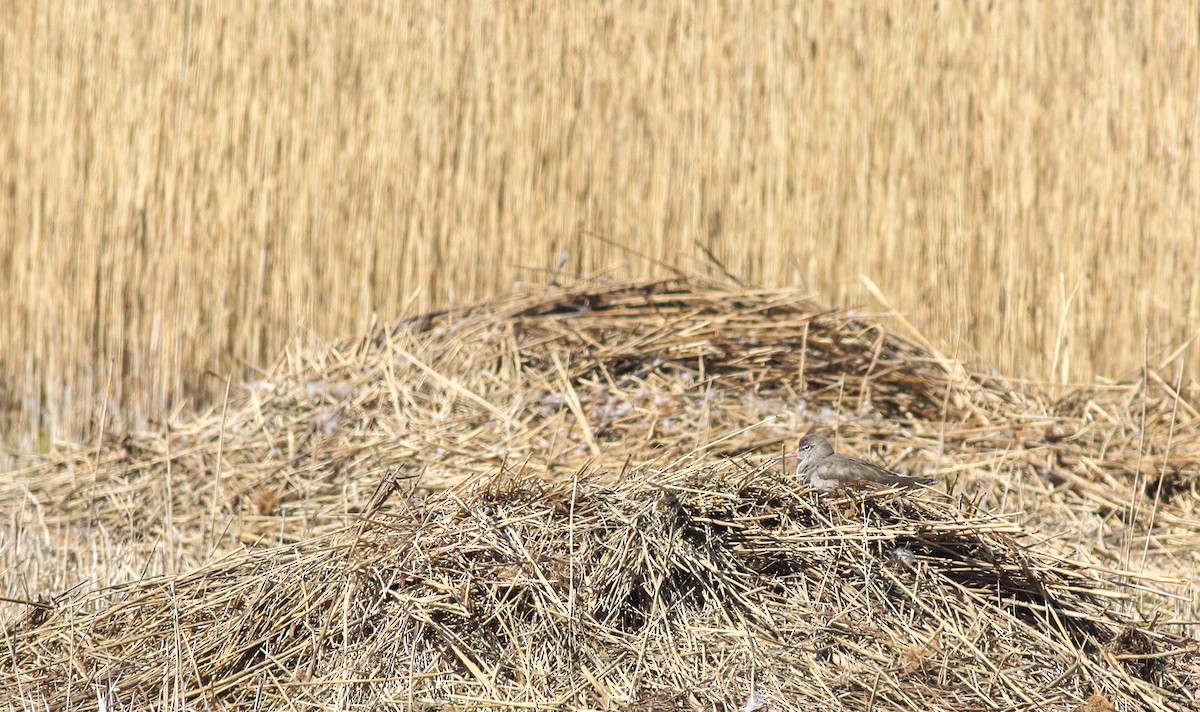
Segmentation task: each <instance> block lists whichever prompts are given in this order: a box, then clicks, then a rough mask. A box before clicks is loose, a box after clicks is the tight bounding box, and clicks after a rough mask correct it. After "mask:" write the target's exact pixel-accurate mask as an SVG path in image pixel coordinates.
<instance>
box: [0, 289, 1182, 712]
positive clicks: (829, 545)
mask: <svg viewBox="0 0 1200 712" xmlns="http://www.w3.org/2000/svg"><path fill="white" fill-rule="evenodd" d="M884 318H885V316H884V315H880V316H876V315H871V314H863V313H854V312H851V311H847V310H836V309H829V308H827V307H824V306H822V305H820V304H818V303H816V302H814V301H812V300H811V299H809V298H807V297H805V296H804V295H802V294H799V293H797V292H795V291H787V290H751V289H746V288H742V287H735V286H731V285H728V284H715V283H711V282H707V281H702V280H697V279H678V280H670V281H653V282H645V281H633V282H621V281H613V280H608V279H593V280H590V281H584V282H578V283H572V284H570V285H565V286H551V287H548V288H544V289H538V290H530V291H529V292H527V293H524V294H518V295H514V296H511V297H507V298H503V299H498V300H494V301H491V302H487V303H484V304H480V305H477V306H475V307H472V308H469V309H463V310H455V311H445V312H438V313H431V314H425V315H422V316H420V317H418V318H414V319H409V320H405V321H403V322H401V323H399V324H395V325H392V326H388V327H383V328H379V329H376V330H375V331H374V332H372V333H371V334H368V335H366V336H364V337H363V338H361V339H357V340H352V341H345V342H340V343H335V344H332V345H328V344H309V345H307V346H305V347H303V348H301V347H297V348H295V349H293V350H291V351H290V352H289V353H288V354H286V355H285V356H284V357H283V358H282V359H281V360H280V361H279V363H277V364H276V365H275V367H274V368H273V369H271V371H270V372H268V373H266V374H263V375H262V376H261V377H260V378H258V379H257V380H255V381H253V382H250V383H246V384H243V385H242V386H240V387H237V388H232V389H231V395H230V398H229V399H228V401H227V402H224V403H221V404H219V406H218V407H216V408H214V409H212V410H210V411H207V412H203V413H182V414H178V415H177V416H176V417H174V418H172V419H171V420H170V421H169V422H164V423H162V424H161V426H160V427H158V428H156V429H153V430H149V431H137V432H125V431H120V430H118V429H116V428H110V429H109V431H108V432H105V433H104V434H103V436H102V437H101V438H100V440H99V442H98V443H95V444H92V445H90V446H88V447H84V448H78V449H71V448H67V449H64V450H63V451H62V452H60V453H58V454H55V455H53V456H52V457H49V458H45V459H43V460H42V461H39V462H37V463H35V464H34V465H32V466H30V467H28V468H27V469H25V470H22V471H19V472H15V473H9V474H7V475H5V476H4V478H3V479H2V480H0V512H3V513H4V515H5V518H6V519H7V520H8V521H10V522H12V528H11V529H10V530H9V531H10V533H9V534H8V536H10V537H11V541H6V542H0V543H4V544H5V546H4V547H0V550H3V551H5V552H9V554H6V555H8V556H10V557H11V556H12V554H11V552H27V551H30V550H35V549H36V551H37V554H36V556H37V557H40V558H38V561H39V565H38V566H37V567H36V569H37V572H36V573H30V570H31V569H32V568H34V567H25V568H24V569H22V562H21V561H17V562H16V564H17V565H16V566H8V567H6V569H7V570H6V572H5V573H4V574H3V575H0V592H2V593H3V594H4V598H5V599H8V600H10V602H9V603H4V604H0V611H3V617H4V620H7V621H9V625H8V643H7V645H6V646H5V649H4V650H3V651H0V685H2V686H3V687H4V689H5V690H10V691H12V692H13V694H15V695H18V697H17V699H22V700H27V701H30V702H29V704H31V705H35V706H38V707H42V706H43V704H44V705H47V706H50V707H51V708H53V707H54V706H55V705H66V706H68V707H69V706H71V705H75V704H79V703H80V701H81V700H85V699H91V700H93V701H97V700H99V701H100V702H99V704H101V705H108V708H109V709H111V708H113V707H114V706H115V705H117V704H118V703H119V704H136V705H142V704H145V705H163V706H166V705H168V704H169V702H170V701H172V700H175V701H177V700H180V699H187V700H192V701H194V703H195V704H196V705H199V707H198V708H204V707H206V706H221V707H223V706H226V705H229V704H232V705H234V706H239V705H247V706H249V705H252V704H253V703H254V700H273V702H272V704H271V705H268V706H277V705H283V704H284V702H285V701H286V702H287V703H290V704H293V705H295V706H296V707H297V708H304V707H306V706H320V705H329V704H334V703H345V704H362V705H364V706H368V707H369V706H370V705H371V704H372V702H371V701H372V700H374V701H376V702H378V701H379V700H380V699H383V700H385V701H387V700H390V701H391V702H394V703H395V704H399V705H402V706H409V707H413V708H419V707H420V706H421V705H429V706H434V707H436V706H441V705H450V706H456V707H462V706H470V705H472V704H477V705H494V706H512V705H518V706H519V705H527V706H554V705H560V706H565V707H571V708H574V707H591V708H606V707H618V708H620V707H624V708H630V709H653V708H664V709H665V708H671V709H677V708H680V707H685V708H688V707H691V708H697V709H721V708H726V707H730V706H732V707H734V708H742V707H745V708H747V709H749V708H751V707H753V706H754V704H757V702H758V701H763V702H764V703H766V704H768V705H769V707H768V709H816V708H831V709H834V708H839V707H840V708H844V709H864V708H867V707H869V706H871V705H874V707H875V708H876V709H889V708H895V709H901V708H902V709H911V708H913V707H915V706H918V705H919V706H920V707H924V708H928V709H993V708H996V706H998V707H999V708H1012V709H1074V708H1075V707H1074V706H1078V705H1079V704H1084V703H1086V704H1092V705H1093V707H1092V708H1089V709H1094V710H1099V709H1106V708H1105V707H1103V705H1104V704H1110V703H1111V705H1114V706H1115V707H1114V708H1116V709H1122V708H1128V709H1143V708H1149V709H1187V708H1188V705H1189V704H1191V705H1193V706H1194V704H1195V699H1194V697H1191V696H1189V695H1193V694H1194V693H1190V692H1188V690H1192V689H1195V682H1196V681H1195V679H1194V675H1195V668H1194V657H1192V653H1193V652H1194V650H1193V646H1194V643H1193V642H1191V638H1190V637H1188V636H1192V637H1194V636H1195V635H1196V630H1197V628H1196V626H1195V621H1196V619H1197V612H1198V606H1200V591H1198V590H1197V587H1196V583H1195V582H1196V580H1197V579H1198V578H1200V576H1198V572H1200V521H1198V517H1197V512H1196V508H1197V502H1200V494H1198V492H1197V489H1198V487H1200V474H1198V472H1200V413H1197V410H1196V408H1195V406H1193V405H1192V403H1193V402H1194V401H1195V397H1196V395H1197V393H1196V391H1195V387H1194V384H1192V385H1191V386H1184V385H1182V384H1180V383H1176V382H1174V381H1173V380H1172V379H1171V378H1169V377H1165V376H1162V375H1160V374H1161V373H1162V372H1164V369H1165V368H1166V367H1167V365H1168V364H1169V363H1170V362H1171V359H1172V357H1167V358H1166V359H1163V362H1162V363H1160V364H1151V363H1148V364H1147V368H1146V369H1145V370H1144V371H1143V372H1142V373H1141V374H1138V376H1137V377H1136V378H1132V379H1130V380H1129V381H1127V382H1121V383H1113V384H1102V385H1097V386H1090V387H1087V388H1077V389H1074V390H1070V391H1063V392H1061V393H1060V392H1053V393H1052V392H1051V391H1049V390H1048V389H1043V388H1039V387H1037V386H1035V385H1033V384H1028V383H1022V382H1014V381H1009V380H1006V379H1004V378H1002V377H999V376H997V375H995V374H989V373H981V372H976V371H973V370H971V369H970V368H968V367H967V366H965V365H964V364H962V363H960V362H958V361H956V360H954V359H951V358H948V357H947V356H946V355H945V354H943V353H940V352H939V351H938V350H937V349H936V348H934V347H933V346H932V345H930V344H928V343H926V342H925V340H924V339H923V338H922V337H921V336H920V334H919V333H917V332H916V331H915V330H914V329H912V327H911V326H910V325H908V324H907V323H906V322H904V321H903V320H902V319H900V320H896V319H892V321H893V322H898V325H899V328H900V329H902V330H903V331H904V333H903V334H900V333H897V332H896V331H895V330H893V329H891V328H889V327H887V326H885V325H884ZM889 323H891V322H889ZM812 427H817V428H820V429H823V430H825V431H827V434H830V435H831V436H833V437H835V438H836V440H837V444H838V447H839V449H840V450H842V451H844V452H848V453H850V454H855V455H861V456H869V457H872V458H873V459H875V460H877V461H880V462H881V463H883V464H884V465H886V466H888V467H890V468H892V469H896V470H899V471H906V472H912V473H923V474H929V475H934V476H937V477H938V478H940V479H941V480H942V481H943V483H944V484H943V485H942V486H941V487H940V488H939V489H940V491H941V492H942V494H941V495H934V494H933V493H927V494H925V495H921V496H920V497H919V498H917V499H913V498H911V497H900V496H898V495H896V494H894V493H848V494H846V495H844V496H834V497H823V498H821V497H817V496H816V495H813V494H812V493H808V492H805V491H802V490H799V489H797V488H798V485H797V484H796V483H795V482H791V481H790V478H787V477H784V476H783V475H782V474H781V473H780V472H778V471H777V470H776V469H775V468H773V467H766V468H765V469H764V467H765V466H764V464H763V463H766V462H767V461H768V458H769V457H770V456H772V455H777V454H778V453H779V452H781V451H782V450H783V449H784V448H785V447H787V446H788V445H789V444H790V443H792V442H794V440H795V438H796V437H798V436H799V434H801V433H802V432H804V431H805V430H807V429H809V428H812ZM498 472H499V473H500V474H499V475H497V474H496V473H498ZM398 481H403V482H407V483H408V484H406V485H405V486H404V487H405V489H406V491H407V490H410V489H411V490H412V493H411V494H410V495H409V496H405V497H401V496H393V497H392V498H390V499H388V498H385V497H382V496H381V494H386V493H387V492H388V491H389V489H390V488H391V487H392V486H393V485H394V483H395V482H398ZM381 482H386V483H393V485H388V486H386V487H384V488H383V489H382V490H379V489H378V488H379V487H380V483H381ZM373 493H374V494H375V495H377V496H376V497H375V498H374V500H373V499H372V494H373ZM426 497H427V498H426ZM384 500H386V504H383V505H382V506H381V502H383V501H384ZM372 502H373V504H369V503H372ZM364 514H367V515H369V517H368V520H369V521H366V523H362V522H363V521H364V520H363V519H362V517H363V515H364ZM347 526H349V527H350V529H349V530H347ZM360 526H361V529H360V528H359V527H360ZM13 532H15V533H13ZM9 544H11V546H10V545H9ZM85 552H86V553H85ZM908 552H911V557H910V556H909V555H908ZM88 553H90V555H88ZM24 556H26V557H29V556H31V555H30V554H27V553H26V554H24ZM214 561H215V563H214ZM117 562H119V563H120V565H117ZM1085 572H1086V573H1085ZM154 575H161V576H160V577H159V578H153V576H154ZM148 576H149V577H151V578H147V577H148ZM1102 579H1103V581H1102ZM139 581H140V582H139ZM77 585H78V586H79V588H72V587H75V586H77ZM107 585H113V586H115V588H104V587H105V586H107ZM66 589H71V590H70V591H69V592H67V593H64V594H61V595H60V594H57V593H55V592H58V591H63V590H66ZM12 601H16V602H12ZM1137 621H1142V622H1140V623H1138V622H1137ZM1146 621H1150V622H1146ZM370 681H374V682H370ZM380 696H382V697H380ZM35 701H36V704H35ZM818 701H819V703H820V706H815V707H814V706H806V705H816V704H817V702H818ZM381 704H382V703H381ZM939 705H940V706H939ZM1096 705H1099V706H1096Z"/></svg>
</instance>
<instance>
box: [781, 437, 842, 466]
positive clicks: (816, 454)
mask: <svg viewBox="0 0 1200 712" xmlns="http://www.w3.org/2000/svg"><path fill="white" fill-rule="evenodd" d="M832 454H833V446H832V445H830V444H829V441H828V440H826V439H825V438H823V437H821V436H820V435H817V434H816V433H809V434H808V435H805V436H804V437H802V438H800V444H799V445H797V446H796V449H795V450H792V451H791V452H786V453H784V454H783V458H784V459H785V460H798V461H799V464H798V465H797V466H798V467H800V468H803V467H804V466H805V465H807V464H809V463H811V462H816V461H817V460H820V459H821V458H824V457H828V456H830V455H832Z"/></svg>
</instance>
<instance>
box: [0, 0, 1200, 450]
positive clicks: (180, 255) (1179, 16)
mask: <svg viewBox="0 0 1200 712" xmlns="http://www.w3.org/2000/svg"><path fill="white" fill-rule="evenodd" d="M1094 6H1095V7H1094ZM0 33H2V34H0V64H2V66H3V72H0V411H2V412H3V417H4V418H5V419H7V421H8V422H9V424H10V427H9V429H8V432H6V433H5V434H4V435H3V436H0V441H6V442H16V441H25V442H29V441H34V442H36V441H40V442H42V443H45V442H46V441H47V439H48V438H54V437H61V436H74V435H77V434H79V433H81V432H83V426H84V425H85V424H86V422H87V421H88V420H89V419H91V418H92V417H93V416H94V415H95V414H96V413H97V412H98V411H99V410H100V409H101V408H102V407H104V408H105V409H106V410H107V412H108V413H109V415H113V414H118V415H119V416H121V417H123V418H134V419H136V418H139V417H143V416H145V415H155V414H161V413H162V412H163V409H164V408H165V407H167V406H168V405H169V404H173V403H178V402H181V399H184V398H199V399H203V398H206V397H212V396H214V395H219V394H220V392H222V390H223V386H224V382H223V380H222V378H221V377H216V378H214V377H213V376H212V375H206V370H207V371H211V372H213V373H216V374H219V375H220V376H223V375H224V374H226V373H229V372H234V373H239V372H242V370H243V369H245V368H246V367H248V366H253V365H256V364H263V363H264V362H267V361H270V360H271V359H272V358H273V356H274V355H275V354H276V353H277V352H278V350H279V349H280V347H281V346H282V344H284V343H285V342H286V341H287V340H288V339H289V338H291V337H293V336H294V335H295V334H296V333H297V332H298V330H305V329H312V330H315V331H316V332H317V333H319V334H322V335H335V334H353V333H356V332H359V331H361V330H362V329H363V328H365V327H366V326H367V325H368V324H369V323H370V322H371V321H372V319H373V318H375V315H378V318H379V319H380V320H388V319H392V318H394V317H395V316H396V315H398V314H399V313H400V312H401V311H404V310H411V309H417V308H425V307H429V306H434V305H445V304H450V303H463V302H464V301H466V300H469V299H472V298H475V297H479V296H484V295H489V294H493V293H496V292H499V291H506V290H509V289H511V288H512V285H513V282H514V280H518V279H525V280H539V281H540V280H543V279H545V275H544V274H542V273H538V272H533V271H530V270H528V269H524V268H523V267H522V266H535V267H550V268H553V267H555V266H556V265H557V263H558V260H559V255H560V254H561V253H562V252H563V251H566V252H568V253H569V259H568V261H567V265H566V267H567V270H568V272H580V271H589V270H593V269H596V268H599V267H604V266H607V265H611V264H613V263H614V262H615V261H618V260H622V259H630V266H629V270H628V271H629V272H632V273H635V274H643V273H650V272H654V271H656V270H657V271H661V269H660V268H657V267H655V266H654V264H652V262H651V261H650V260H646V259H640V258H636V257H631V255H629V254H628V253H625V252H622V251H620V250H618V249H616V248H614V247H612V246H610V245H609V244H607V243H605V242H603V241H600V240H596V239H593V238H589V237H587V236H586V235H585V234H584V233H583V232H582V231H581V229H584V230H590V231H595V232H597V233H600V234H602V235H604V236H605V237H606V238H607V239H610V240H612V241H616V242H619V243H623V244H625V245H629V246H631V247H632V248H634V249H636V250H637V251H639V252H642V253H645V254H646V255H649V256H652V257H654V258H657V259H660V260H663V261H666V262H670V263H672V264H679V265H681V266H684V267H686V268H689V269H698V268H702V264H703V263H702V262H701V261H699V259H698V258H700V257H701V252H700V249H699V248H698V247H697V245H703V246H705V247H706V248H708V249H710V250H711V251H712V253H714V254H715V255H716V256H717V257H718V258H719V259H720V260H721V261H722V262H723V263H724V264H725V265H726V266H727V267H728V268H729V270H730V271H732V272H735V273H737V274H740V275H743V276H745V277H746V278H748V279H750V280H753V281H756V282H760V283H763V284H769V285H783V284H802V283H803V284H806V285H808V286H809V287H810V288H811V289H812V290H814V291H815V292H817V293H818V294H819V295H820V296H821V297H822V298H823V299H825V300H827V301H830V302H837V303H861V304H864V305H866V306H868V307H869V308H872V309H876V308H879V307H880V304H879V303H878V302H877V301H874V300H873V298H872V297H870V296H869V294H868V293H867V292H866V291H865V290H864V289H863V287H862V284H861V282H860V281H859V275H866V276H868V277H870V278H871V279H872V280H874V281H875V282H876V283H877V284H878V285H879V286H880V288H881V290H882V291H883V293H884V294H886V295H887V296H888V298H889V299H890V301H891V302H892V304H893V305H894V306H895V307H896V308H897V309H899V310H901V311H903V312H905V313H906V314H907V315H908V316H909V318H910V319H911V320H912V321H913V322H914V323H915V324H916V325H917V326H918V328H920V329H921V330H922V331H923V332H924V333H926V334H927V335H929V336H931V337H934V338H936V339H938V340H940V342H941V343H943V344H946V345H947V348H948V349H949V350H950V351H952V352H953V353H954V354H956V355H958V356H960V357H963V358H966V359H974V358H982V359H983V360H984V361H986V362H988V363H990V364H993V365H994V366H995V367H996V368H997V369H999V370H1000V371H1001V372H1003V373H1006V374H1011V375H1015V376H1023V377H1029V378H1034V379H1038V380H1056V381H1062V380H1071V381H1076V380H1086V379H1088V378H1091V377H1094V376H1096V375H1114V376H1115V375H1120V374H1122V373H1127V372H1128V371H1129V370H1130V369H1135V368H1137V367H1138V366H1139V365H1140V364H1142V363H1143V361H1144V360H1145V359H1146V358H1147V353H1149V358H1150V359H1151V360H1155V359H1162V358H1163V357H1164V356H1166V355H1168V354H1170V352H1171V351H1173V350H1174V349H1175V348H1176V347H1178V346H1180V345H1182V344H1184V343H1186V342H1187V340H1189V339H1191V338H1193V337H1194V336H1195V335H1196V332H1197V328H1198V327H1197V325H1198V324H1200V255H1198V253H1200V238H1198V235H1200V207H1198V198H1200V159H1198V156H1197V141H1198V139H1200V106H1198V102H1200V64H1198V62H1200V47H1198V44H1200V6H1198V4H1197V3H1196V2H1135V3H1121V4H1119V5H1118V4H1116V3H1095V4H1094V3H1090V2H1083V1H1082V0H1059V1H1054V2H1013V3H1007V2H1001V3H989V4H985V3H965V4H964V3H962V2H940V3H936V4H934V3H923V4H921V5H920V6H919V7H918V6H915V5H913V6H910V5H907V4H906V5H904V7H903V8H901V6H899V5H896V4H884V3H878V4H874V3H872V4H869V5H867V6H865V7H859V8H850V7H848V6H847V5H846V4H843V3H801V4H796V5H794V6H793V5H789V4H785V3H756V4H754V5H753V7H752V8H751V7H749V6H748V4H745V3H741V2H724V3H714V4H703V5H692V4H690V3H682V4H680V3H648V4H641V5H637V6H635V5H633V4H624V3H613V2H594V3H589V4H586V5H585V4H578V3H540V2H536V3H535V2H513V3H491V2H476V3H457V2H451V3H449V4H444V3H441V2H430V3H419V2H404V3H365V2H349V3H345V2H310V3H299V2H295V3H293V2H278V3H266V2H253V3H242V2H232V1H230V0H222V1H217V2H177V3H102V2H99V0H71V1H70V2H62V1H51V0H43V1H39V2H29V3H5V4H4V6H3V9H0ZM1198 355H1200V350H1198V349H1197V347H1196V346H1195V345H1193V346H1191V347H1189V348H1187V349H1184V350H1183V351H1181V352H1180V354H1178V356H1179V359H1180V360H1179V362H1178V363H1185V360H1186V372H1187V373H1188V374H1190V375H1191V376H1194V375H1195V374H1197V373H1198V370H1197V368H1196V363H1197V359H1196V356H1198ZM1172 370H1173V369H1172ZM105 393H109V394H110V395H111V397H110V398H109V400H108V403H107V405H104V406H102V403H104V397H103V395H104V394H105Z"/></svg>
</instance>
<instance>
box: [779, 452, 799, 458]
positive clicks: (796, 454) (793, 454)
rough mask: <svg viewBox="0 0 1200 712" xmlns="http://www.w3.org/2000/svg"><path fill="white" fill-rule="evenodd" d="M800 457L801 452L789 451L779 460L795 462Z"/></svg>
mask: <svg viewBox="0 0 1200 712" xmlns="http://www.w3.org/2000/svg"><path fill="white" fill-rule="evenodd" d="M798 457H800V451H799V450H788V451H787V452H785V453H783V455H781V456H780V457H779V459H780V460H795V459H796V458H798Z"/></svg>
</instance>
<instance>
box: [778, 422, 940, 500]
mask: <svg viewBox="0 0 1200 712" xmlns="http://www.w3.org/2000/svg"><path fill="white" fill-rule="evenodd" d="M783 459H785V460H799V462H798V463H797V465H796V475H797V476H799V477H800V478H801V479H803V480H804V481H805V482H807V483H808V485H809V486H810V487H812V488H813V489H815V490H817V491H819V492H832V491H833V490H835V489H837V488H839V487H841V486H843V485H847V484H852V483H855V484H857V483H872V484H877V485H883V486H885V487H904V488H910V489H911V488H913V487H928V486H929V485H932V484H933V483H934V482H935V480H933V479H932V478H929V477H911V476H909V475H901V474H900V473H898V472H892V471H891V470H885V469H883V468H882V467H879V466H878V465H872V464H871V463H869V462H864V461H863V460H859V459H857V458H853V457H849V456H847V455H839V454H837V453H836V452H834V451H833V446H832V445H830V444H829V441H828V440H826V439H825V438H824V437H822V436H820V435H818V434H817V433H809V434H808V435H805V436H804V437H803V438H801V439H800V444H799V445H798V446H797V447H796V449H795V450H792V451H791V452H787V453H784V454H783Z"/></svg>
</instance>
